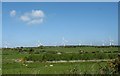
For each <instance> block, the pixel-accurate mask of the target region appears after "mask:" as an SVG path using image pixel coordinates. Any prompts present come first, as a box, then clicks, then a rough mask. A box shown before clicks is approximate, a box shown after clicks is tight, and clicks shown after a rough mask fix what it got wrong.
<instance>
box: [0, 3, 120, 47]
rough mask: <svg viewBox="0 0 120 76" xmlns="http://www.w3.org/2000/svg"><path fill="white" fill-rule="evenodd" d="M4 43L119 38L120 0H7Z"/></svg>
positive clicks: (68, 42)
mask: <svg viewBox="0 0 120 76" xmlns="http://www.w3.org/2000/svg"><path fill="white" fill-rule="evenodd" d="M2 8H3V10H2V20H3V23H2V24H3V26H2V41H3V47H4V46H8V47H17V46H36V45H38V44H40V43H41V44H43V45H63V44H66V45H71V44H72V45H73V44H75V45H76V44H79V43H80V44H93V45H102V44H103V43H104V44H105V45H108V44H109V42H110V40H113V41H112V42H113V43H114V44H117V42H118V3H117V2H19V3H17V2H10V3H8V2H4V3H3V4H2Z"/></svg>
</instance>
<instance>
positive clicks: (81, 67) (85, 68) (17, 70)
mask: <svg viewBox="0 0 120 76" xmlns="http://www.w3.org/2000/svg"><path fill="white" fill-rule="evenodd" d="M25 65H27V66H25ZM25 65H23V64H22V63H5V64H3V70H2V72H3V74H70V73H73V72H74V70H73V69H75V70H76V73H77V74H85V73H87V74H97V73H98V72H99V69H100V67H101V66H102V67H103V66H105V65H106V62H100V63H99V64H98V63H97V62H79V63H78V62H75V63H70V62H69V63H68V62H66V63H40V62H35V63H26V64H25ZM50 65H53V66H50Z"/></svg>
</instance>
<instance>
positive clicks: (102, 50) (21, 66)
mask: <svg viewBox="0 0 120 76" xmlns="http://www.w3.org/2000/svg"><path fill="white" fill-rule="evenodd" d="M2 53H3V56H2V63H3V64H2V69H3V70H2V72H3V74H74V73H75V74H100V73H101V72H100V69H101V68H104V67H105V66H107V65H108V62H110V61H113V60H114V59H116V58H117V56H118V53H120V52H119V51H118V46H39V47H17V48H3V49H2Z"/></svg>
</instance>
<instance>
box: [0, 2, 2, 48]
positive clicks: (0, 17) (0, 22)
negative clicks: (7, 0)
mask: <svg viewBox="0 0 120 76" xmlns="http://www.w3.org/2000/svg"><path fill="white" fill-rule="evenodd" d="M0 47H2V3H1V2H0Z"/></svg>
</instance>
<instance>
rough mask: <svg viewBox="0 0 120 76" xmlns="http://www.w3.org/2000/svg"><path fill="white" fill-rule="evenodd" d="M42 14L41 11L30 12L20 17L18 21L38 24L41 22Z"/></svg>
mask: <svg viewBox="0 0 120 76" xmlns="http://www.w3.org/2000/svg"><path fill="white" fill-rule="evenodd" d="M43 18H44V12H43V11H42V10H32V11H31V12H26V13H24V14H23V15H21V16H20V19H21V20H22V21H23V22H26V23H27V24H40V23H42V22H43Z"/></svg>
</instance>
